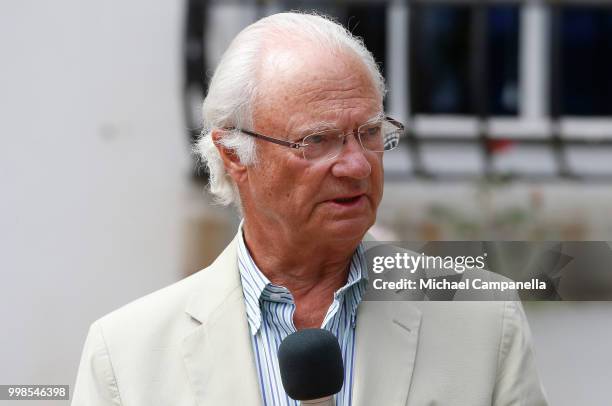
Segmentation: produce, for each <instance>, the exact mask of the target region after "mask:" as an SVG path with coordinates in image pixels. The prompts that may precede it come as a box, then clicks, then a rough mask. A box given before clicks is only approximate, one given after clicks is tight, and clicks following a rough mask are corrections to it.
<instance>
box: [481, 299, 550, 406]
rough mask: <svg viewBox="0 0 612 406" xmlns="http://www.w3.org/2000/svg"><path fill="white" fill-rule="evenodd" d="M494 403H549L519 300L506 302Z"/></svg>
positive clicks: (524, 405)
mask: <svg viewBox="0 0 612 406" xmlns="http://www.w3.org/2000/svg"><path fill="white" fill-rule="evenodd" d="M493 405H495V406H546V405H548V402H547V400H546V395H545V392H544V388H543V387H542V384H541V382H540V377H539V375H538V371H537V368H536V363H535V357H534V353H533V347H532V343H531V332H530V330H529V325H528V324H527V317H526V316H525V313H524V311H523V306H522V305H521V302H519V301H509V302H505V306H504V316H503V322H502V337H501V342H500V347H499V354H498V368H497V379H496V384H495V390H494V393H493Z"/></svg>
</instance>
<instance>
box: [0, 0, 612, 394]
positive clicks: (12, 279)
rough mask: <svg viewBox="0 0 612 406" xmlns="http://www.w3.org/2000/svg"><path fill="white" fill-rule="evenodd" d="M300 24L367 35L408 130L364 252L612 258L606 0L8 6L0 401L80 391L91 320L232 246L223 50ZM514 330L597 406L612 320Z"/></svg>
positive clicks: (605, 310) (539, 318)
mask: <svg viewBox="0 0 612 406" xmlns="http://www.w3.org/2000/svg"><path fill="white" fill-rule="evenodd" d="M294 8H300V9H307V10H311V9H316V10H319V11H320V12H323V13H328V14H330V15H332V16H335V17H336V18H337V19H338V20H339V21H341V22H342V23H343V24H345V25H347V26H348V27H349V29H350V30H351V31H353V32H354V33H356V34H358V35H361V36H363V37H364V40H365V42H366V45H368V47H369V48H370V49H371V50H372V51H373V52H374V54H375V57H376V58H377V60H378V62H379V63H380V64H381V67H382V69H383V71H384V74H385V76H386V78H387V81H388V87H389V95H388V99H387V102H386V108H387V111H388V112H389V114H390V115H392V116H394V117H396V118H398V119H400V120H402V121H404V122H405V123H406V124H407V127H408V138H407V140H406V142H405V143H404V144H403V146H402V148H401V149H400V150H398V151H394V152H393V153H390V154H388V155H387V156H386V157H385V166H386V170H387V183H386V185H385V188H386V189H385V198H384V201H383V204H382V206H381V209H380V212H379V221H378V223H377V224H376V226H375V229H374V230H373V231H374V233H375V234H378V235H379V236H380V237H381V238H389V239H392V238H398V239H412V240H428V239H517V240H530V239H547V240H556V239H567V240H582V239H593V240H612V238H610V237H611V236H612V188H610V185H611V181H612V154H611V152H612V144H611V140H612V107H611V106H612V102H611V101H612V79H611V78H610V77H609V72H612V52H610V51H612V39H611V38H612V6H611V5H610V3H608V2H603V1H599V2H591V1H588V2H585V1H563V2H561V1H555V2H545V1H531V0H525V1H506V2H501V1H487V2H483V1H412V2H405V1H370V2H367V1H325V2H323V1H301V2H300V1H251V2H247V1H242V2H221V1H219V2H214V1H196V0H186V1H182V2H180V1H146V2H145V1H143V0H133V1H130V2H120V1H114V0H111V1H105V2H93V1H75V0H58V1H54V2H44V1H40V0H38V1H37V0H20V1H16V0H8V1H3V2H2V3H0V33H1V34H2V35H0V52H1V53H0V55H1V58H2V59H1V61H2V70H1V72H2V74H1V75H0V89H1V91H0V106H2V120H1V121H0V135H1V137H2V141H3V142H2V148H0V181H1V185H2V192H1V193H0V271H1V272H2V276H3V278H2V283H1V284H0V297H1V298H2V299H1V302H0V304H1V306H0V319H1V320H2V323H3V327H4V328H3V334H2V338H1V340H2V345H1V346H0V359H1V360H2V363H1V364H0V365H1V366H0V384H34V383H37V384H46V383H54V384H70V385H73V384H74V378H75V375H76V368H77V365H78V360H79V356H80V351H81V348H82V345H83V342H84V338H85V335H86V333H87V327H88V325H89V324H90V323H91V322H92V321H93V320H95V319H96V318H98V317H100V316H102V315H103V314H105V313H107V312H109V311H111V310H113V309H115V308H117V307H119V306H121V305H123V304H125V303H128V302H129V301H131V300H133V299H135V298H137V297H139V296H142V295H144V294H146V293H149V292H152V291H154V290H156V289H158V288H160V287H162V286H165V285H167V284H170V283H172V282H174V281H176V280H178V279H180V278H182V277H184V276H185V275H188V274H189V273H192V272H194V271H196V270H198V269H201V268H202V267H203V266H205V265H207V264H208V263H210V261H211V260H212V259H213V258H214V257H215V256H216V255H217V253H218V252H219V251H220V250H221V249H222V247H223V246H224V245H225V243H226V242H227V241H228V240H229V239H230V238H231V237H232V235H233V232H234V230H235V227H236V224H237V221H238V218H237V216H236V214H235V213H234V212H233V211H232V210H231V209H224V208H220V207H217V206H214V205H211V204H210V203H209V201H210V198H209V196H207V195H206V194H205V192H204V187H205V183H206V174H205V172H203V171H202V170H198V169H197V167H196V162H195V160H194V158H193V157H192V156H191V155H190V143H191V140H192V139H193V137H194V136H196V135H197V134H198V132H199V129H198V128H199V126H200V119H199V105H200V103H201V101H202V97H203V94H204V92H205V89H206V84H207V80H208V78H209V77H210V75H211V74H212V72H213V71H214V68H215V66H216V62H217V61H218V59H219V57H220V55H221V53H222V52H223V50H224V49H225V47H226V46H227V44H228V43H229V41H230V40H231V38H232V37H233V36H234V35H235V34H236V33H237V32H238V31H239V30H240V29H242V28H243V27H244V26H246V25H248V24H249V23H251V22H252V21H254V20H256V19H257V18H260V17H262V16H264V15H267V14H271V13H274V12H278V11H282V10H286V9H294ZM527 311H528V316H529V318H530V320H531V326H532V329H533V333H534V341H535V344H536V351H537V356H538V360H539V363H540V369H541V373H542V375H543V380H544V384H545V385H546V388H547V390H548V392H549V395H550V400H551V405H576V404H584V405H606V404H610V391H609V388H608V386H609V380H610V378H611V377H612V371H611V367H610V365H612V351H610V349H609V343H610V342H612V306H610V305H609V304H608V303H562V304H560V303H546V304H542V303H540V304H530V305H528V306H527ZM27 403H28V402H24V403H23V404H24V405H26V404H27ZM48 404H50V405H51V404H66V402H63V403H62V402H48Z"/></svg>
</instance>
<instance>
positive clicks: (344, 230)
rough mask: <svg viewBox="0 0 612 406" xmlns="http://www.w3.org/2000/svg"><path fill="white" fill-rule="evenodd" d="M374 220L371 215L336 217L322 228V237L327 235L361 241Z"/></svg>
mask: <svg viewBox="0 0 612 406" xmlns="http://www.w3.org/2000/svg"><path fill="white" fill-rule="evenodd" d="M374 221H375V219H373V218H370V217H367V218H363V217H362V218H346V219H334V220H331V221H330V222H329V223H328V224H327V225H326V227H324V228H323V229H322V230H321V237H325V236H327V237H328V238H330V239H333V240H345V241H347V240H350V241H361V240H362V239H363V236H364V235H365V233H366V232H367V231H368V230H369V229H370V227H372V225H373V224H374Z"/></svg>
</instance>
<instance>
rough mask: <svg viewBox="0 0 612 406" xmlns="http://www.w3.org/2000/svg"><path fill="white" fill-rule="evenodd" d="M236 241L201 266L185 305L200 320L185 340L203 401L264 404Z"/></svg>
mask: <svg viewBox="0 0 612 406" xmlns="http://www.w3.org/2000/svg"><path fill="white" fill-rule="evenodd" d="M236 242H237V240H236V238H234V240H233V241H232V242H231V243H230V244H229V245H228V246H227V248H226V249H225V250H224V251H223V253H221V255H220V256H219V257H218V258H217V259H216V260H215V262H214V263H213V264H212V265H211V266H209V267H208V268H206V269H205V270H203V271H200V272H199V275H198V277H199V279H200V280H199V281H198V282H197V284H196V286H197V288H196V291H195V292H194V293H193V295H192V297H191V298H190V299H189V301H188V304H187V307H186V310H185V311H186V312H187V313H188V314H189V315H190V316H191V317H193V318H194V319H195V320H197V321H198V322H199V323H201V324H200V325H199V326H198V327H196V328H195V329H194V330H193V331H191V332H190V333H189V334H188V335H187V336H186V337H185V338H184V340H183V358H184V361H185V367H186V369H187V374H188V376H189V379H190V381H191V386H192V388H193V390H194V392H195V396H196V400H197V404H198V405H201V406H205V405H226V404H231V405H260V404H261V392H260V388H259V382H258V378H257V372H256V369H255V360H254V357H253V351H252V349H251V336H250V332H249V328H248V322H247V318H246V308H245V304H244V297H243V293H242V287H241V284H240V277H239V274H238V266H237V263H236Z"/></svg>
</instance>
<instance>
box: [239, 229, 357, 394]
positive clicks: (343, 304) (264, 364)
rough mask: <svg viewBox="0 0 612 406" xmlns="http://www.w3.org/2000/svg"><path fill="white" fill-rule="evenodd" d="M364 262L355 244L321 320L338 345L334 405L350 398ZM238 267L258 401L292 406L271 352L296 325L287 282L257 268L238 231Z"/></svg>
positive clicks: (276, 360)
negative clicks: (340, 369) (339, 376)
mask: <svg viewBox="0 0 612 406" xmlns="http://www.w3.org/2000/svg"><path fill="white" fill-rule="evenodd" d="M364 266H365V259H364V251H363V247H362V246H361V245H359V247H358V248H357V250H356V251H355V254H354V255H353V257H352V260H351V265H350V269H349V274H348V279H347V283H346V285H344V286H343V287H341V288H340V289H338V290H337V291H336V292H335V293H334V300H333V302H332V304H331V305H330V307H329V309H328V310H327V314H326V315H325V317H324V319H323V324H322V326H321V328H324V329H326V330H329V331H331V332H332V333H333V334H334V335H335V336H336V337H337V338H338V342H339V344H340V349H341V351H342V359H343V361H344V385H343V386H342V389H341V390H340V392H338V393H337V394H336V396H335V400H336V405H337V406H350V405H351V402H352V387H353V369H354V365H353V362H354V359H355V323H356V314H357V306H359V303H361V298H362V296H363V292H364V291H365V286H366V277H367V272H365V268H364ZM238 268H239V271H240V279H241V281H242V289H243V292H244V298H245V302H246V312H247V320H248V323H249V328H250V331H251V337H252V340H251V342H252V345H253V353H254V354H255V362H256V364H257V365H256V367H257V373H258V377H259V386H260V388H261V394H262V400H263V404H264V406H270V405H274V406H298V405H299V402H298V401H296V400H293V399H291V398H290V397H289V396H287V394H286V393H285V390H284V388H283V384H282V381H281V377H280V370H279V367H278V357H277V352H278V347H279V345H280V343H281V341H282V340H283V339H284V338H285V337H287V336H288V335H289V334H291V333H294V332H296V331H297V329H296V328H295V325H294V324H293V312H294V310H295V303H294V301H293V296H292V295H291V293H290V292H289V290H288V289H287V288H285V287H283V286H278V285H274V284H273V283H271V282H270V281H269V280H268V278H266V276H265V275H264V274H263V273H262V272H261V271H260V270H259V269H258V268H257V265H256V264H255V262H254V261H253V258H252V257H251V255H250V253H249V250H248V248H247V247H246V244H245V242H244V238H243V236H242V232H240V237H239V244H238Z"/></svg>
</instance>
